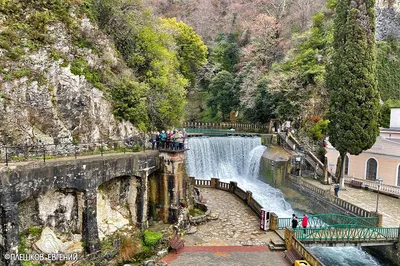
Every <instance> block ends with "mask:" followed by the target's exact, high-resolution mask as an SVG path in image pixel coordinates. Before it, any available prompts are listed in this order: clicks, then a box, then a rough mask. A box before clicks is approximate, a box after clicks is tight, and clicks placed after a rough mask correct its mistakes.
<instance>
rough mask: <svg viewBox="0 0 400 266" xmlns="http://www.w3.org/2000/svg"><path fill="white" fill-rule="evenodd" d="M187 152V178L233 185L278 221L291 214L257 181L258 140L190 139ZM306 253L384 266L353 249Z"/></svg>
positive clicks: (353, 264) (347, 263)
mask: <svg viewBox="0 0 400 266" xmlns="http://www.w3.org/2000/svg"><path fill="white" fill-rule="evenodd" d="M189 149H190V150H188V151H186V154H185V155H186V167H187V171H188V174H189V176H194V177H196V179H210V178H211V177H216V178H219V179H220V180H221V181H222V182H229V181H235V182H237V183H238V186H239V187H240V188H242V189H244V190H249V191H251V192H252V193H253V197H254V198H255V199H256V200H257V201H258V202H259V203H260V204H261V205H262V206H263V207H264V208H266V209H268V210H270V211H273V212H275V213H276V214H277V215H278V217H280V218H283V217H291V214H292V213H293V210H292V208H291V206H290V204H289V203H287V202H286V201H285V199H284V196H283V193H282V192H281V191H280V190H279V189H276V188H273V187H271V186H270V185H268V184H266V183H264V182H262V181H260V180H259V179H258V176H259V170H260V162H261V156H262V155H263V153H264V152H265V151H266V149H267V148H266V147H264V146H262V145H261V139H260V138H248V137H246V138H243V137H213V138H205V137H202V138H190V139H189ZM309 250H310V251H311V252H312V253H313V254H315V255H316V256H317V257H318V258H319V259H320V260H321V261H322V262H323V263H324V264H325V265H327V266H328V265H335V266H336V265H340V266H361V265H372V266H380V265H384V264H380V263H379V262H378V261H377V260H376V259H375V258H374V257H372V256H371V255H370V254H368V253H366V252H364V251H363V250H362V249H359V248H355V247H330V248H327V247H311V248H309Z"/></svg>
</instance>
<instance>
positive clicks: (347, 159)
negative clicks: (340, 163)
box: [344, 155, 349, 175]
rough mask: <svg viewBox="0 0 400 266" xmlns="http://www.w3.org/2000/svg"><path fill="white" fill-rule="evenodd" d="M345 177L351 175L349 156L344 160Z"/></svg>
mask: <svg viewBox="0 0 400 266" xmlns="http://www.w3.org/2000/svg"><path fill="white" fill-rule="evenodd" d="M344 175H349V156H347V155H346V158H345V160H344Z"/></svg>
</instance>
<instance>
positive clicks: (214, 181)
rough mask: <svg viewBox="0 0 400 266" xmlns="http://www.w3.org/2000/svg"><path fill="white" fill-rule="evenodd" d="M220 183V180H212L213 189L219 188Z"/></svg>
mask: <svg viewBox="0 0 400 266" xmlns="http://www.w3.org/2000/svg"><path fill="white" fill-rule="evenodd" d="M218 182H219V178H214V177H212V178H211V187H213V188H218Z"/></svg>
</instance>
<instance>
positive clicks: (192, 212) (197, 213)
mask: <svg viewBox="0 0 400 266" xmlns="http://www.w3.org/2000/svg"><path fill="white" fill-rule="evenodd" d="M189 213H190V215H191V216H202V215H204V212H203V211H202V210H200V209H196V208H193V209H191V210H189Z"/></svg>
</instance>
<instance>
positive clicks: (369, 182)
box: [344, 176, 400, 197]
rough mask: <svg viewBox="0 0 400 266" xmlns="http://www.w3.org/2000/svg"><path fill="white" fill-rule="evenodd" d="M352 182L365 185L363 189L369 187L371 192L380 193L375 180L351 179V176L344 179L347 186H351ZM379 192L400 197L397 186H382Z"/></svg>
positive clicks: (399, 188)
mask: <svg viewBox="0 0 400 266" xmlns="http://www.w3.org/2000/svg"><path fill="white" fill-rule="evenodd" d="M352 180H356V181H360V182H362V183H363V185H362V187H368V189H370V190H375V191H378V184H377V183H376V181H374V180H368V179H361V178H355V177H349V176H345V177H344V182H345V183H347V184H350V183H351V181H352ZM379 191H380V192H381V193H385V192H387V194H390V195H393V196H398V197H400V187H397V186H390V185H386V184H380V185H379Z"/></svg>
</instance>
